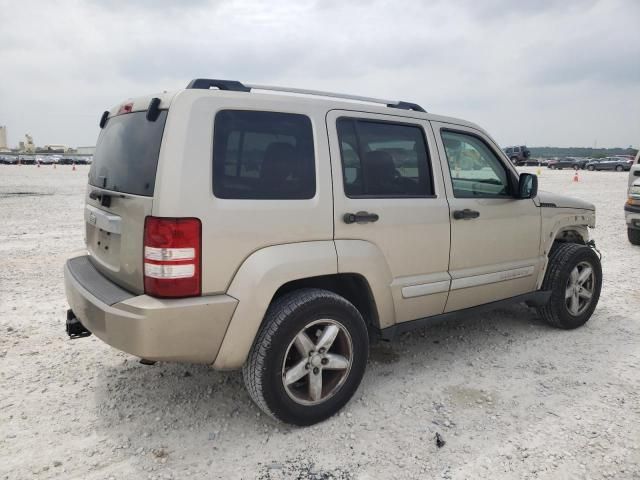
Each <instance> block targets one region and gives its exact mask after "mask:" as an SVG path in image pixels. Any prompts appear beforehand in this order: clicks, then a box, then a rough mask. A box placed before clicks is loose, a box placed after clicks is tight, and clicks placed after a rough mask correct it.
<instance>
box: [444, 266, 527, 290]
mask: <svg viewBox="0 0 640 480" xmlns="http://www.w3.org/2000/svg"><path fill="white" fill-rule="evenodd" d="M534 271H535V267H534V266H528V267H520V268H514V269H511V270H503V271H501V272H495V273H485V274H483V275H474V276H472V277H462V278H456V279H454V280H453V281H452V282H451V290H460V289H462V288H469V287H478V286H480V285H488V284H491V283H498V282H505V281H507V280H515V279H516V278H523V277H528V276H530V275H533V272H534Z"/></svg>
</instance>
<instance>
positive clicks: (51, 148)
mask: <svg viewBox="0 0 640 480" xmlns="http://www.w3.org/2000/svg"><path fill="white" fill-rule="evenodd" d="M67 150H68V148H67V146H66V145H56V144H52V145H45V146H44V148H42V152H51V153H64V152H66V151H67Z"/></svg>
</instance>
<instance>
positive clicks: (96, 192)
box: [84, 110, 167, 293]
mask: <svg viewBox="0 0 640 480" xmlns="http://www.w3.org/2000/svg"><path fill="white" fill-rule="evenodd" d="M166 119H167V110H162V111H160V114H159V116H158V117H157V119H156V120H155V121H150V120H147V118H146V111H138V112H130V113H124V114H122V115H116V116H112V117H111V118H109V119H108V120H107V123H106V125H105V126H104V128H103V129H102V131H101V133H100V136H99V138H98V142H97V145H96V152H95V154H94V157H93V164H92V165H91V169H90V171H89V185H88V188H87V196H86V204H85V215H84V216H85V224H86V243H87V249H88V251H89V255H90V259H91V262H92V263H93V265H94V266H95V267H96V268H97V269H98V270H99V271H100V272H102V273H103V274H104V275H105V276H106V277H108V278H110V279H111V280H112V281H113V282H115V283H117V284H118V285H120V286H122V287H123V288H126V289H128V290H130V291H132V292H135V293H143V291H144V279H143V270H142V265H143V261H142V246H143V235H144V222H145V218H146V217H147V215H151V208H152V205H153V193H154V188H155V177H156V170H157V166H158V157H159V154H160V146H161V143H162V136H163V131H164V125H165V122H166Z"/></svg>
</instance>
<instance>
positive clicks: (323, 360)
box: [320, 358, 329, 365]
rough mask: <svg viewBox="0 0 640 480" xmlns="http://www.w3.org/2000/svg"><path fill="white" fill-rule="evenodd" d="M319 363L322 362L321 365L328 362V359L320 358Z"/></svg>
mask: <svg viewBox="0 0 640 480" xmlns="http://www.w3.org/2000/svg"><path fill="white" fill-rule="evenodd" d="M320 363H322V364H323V365H326V364H327V363H329V359H328V358H323V359H322V360H320Z"/></svg>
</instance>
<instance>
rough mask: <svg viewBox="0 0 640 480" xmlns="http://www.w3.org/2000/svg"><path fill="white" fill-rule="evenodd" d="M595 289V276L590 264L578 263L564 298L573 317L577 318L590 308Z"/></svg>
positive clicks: (568, 282)
mask: <svg viewBox="0 0 640 480" xmlns="http://www.w3.org/2000/svg"><path fill="white" fill-rule="evenodd" d="M594 289H595V274H594V272H593V268H592V266H591V265H590V264H589V263H588V262H580V263H578V264H577V265H576V266H575V267H574V268H573V270H572V271H571V274H570V275H569V280H568V281H567V288H566V290H565V297H564V298H565V303H566V306H567V310H568V311H569V313H570V314H571V315H573V316H574V317H577V316H578V315H580V314H582V313H583V312H584V311H585V310H586V309H587V308H589V305H591V299H592V298H593V293H594Z"/></svg>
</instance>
